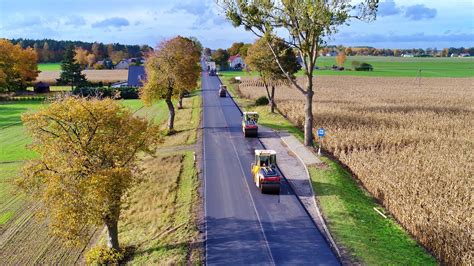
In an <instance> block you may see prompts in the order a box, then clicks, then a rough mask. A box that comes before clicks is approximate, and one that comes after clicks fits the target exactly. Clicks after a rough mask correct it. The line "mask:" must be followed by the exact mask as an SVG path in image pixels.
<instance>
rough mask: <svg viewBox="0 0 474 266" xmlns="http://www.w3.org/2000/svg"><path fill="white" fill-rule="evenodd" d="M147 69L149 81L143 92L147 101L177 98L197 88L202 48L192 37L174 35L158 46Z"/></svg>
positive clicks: (149, 103) (143, 98)
mask: <svg viewBox="0 0 474 266" xmlns="http://www.w3.org/2000/svg"><path fill="white" fill-rule="evenodd" d="M145 70H146V73H147V80H146V82H145V84H144V87H143V89H142V94H141V98H142V100H143V101H144V103H145V104H147V105H151V104H152V103H153V102H154V101H156V100H159V99H168V98H170V97H177V96H179V95H180V93H181V92H183V91H188V92H189V91H191V90H193V89H194V88H196V87H197V82H198V80H199V75H200V71H201V70H200V66H199V51H198V50H197V47H196V46H195V45H194V43H193V41H192V40H190V39H187V38H184V37H181V36H178V37H175V38H173V39H170V40H167V41H164V42H162V43H160V44H159V45H158V47H157V48H156V49H155V52H154V53H151V54H150V55H149V56H148V58H147V62H146V65H145Z"/></svg>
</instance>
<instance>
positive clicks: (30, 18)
mask: <svg viewBox="0 0 474 266" xmlns="http://www.w3.org/2000/svg"><path fill="white" fill-rule="evenodd" d="M176 35H182V36H195V37H197V38H198V39H199V40H200V41H201V42H202V43H203V45H204V46H205V47H210V48H213V49H215V48H227V47H230V45H231V44H232V43H233V42H236V41H243V42H253V41H254V40H255V39H256V37H255V36H254V35H253V34H252V33H250V32H247V31H245V30H244V29H243V28H234V27H233V26H232V25H231V24H230V23H229V22H227V21H226V19H225V18H224V16H223V15H222V10H220V8H219V7H218V6H217V5H216V4H215V2H214V0H127V1H125V0H114V1H111V0H81V1H71V0H63V1H51V0H0V38H28V39H43V38H50V39H57V40H81V41H90V42H93V41H98V42H104V43H116V42H119V43H124V44H148V45H151V46H155V45H156V44H157V43H159V42H160V41H162V40H164V39H167V38H172V37H174V36H176ZM327 42H328V44H335V45H339V44H342V45H345V46H372V47H377V48H428V47H430V48H438V49H440V48H444V47H461V46H463V47H473V46H474V1H473V0H452V1H446V0H431V1H430V0H381V1H380V5H379V11H378V14H377V19H376V21H375V22H371V23H366V22H360V21H352V22H350V26H342V27H341V28H340V29H339V32H338V33H337V34H335V35H334V36H331V37H330V38H329V39H328V40H327Z"/></svg>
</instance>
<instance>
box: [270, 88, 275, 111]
mask: <svg viewBox="0 0 474 266" xmlns="http://www.w3.org/2000/svg"><path fill="white" fill-rule="evenodd" d="M275 106H276V104H275V85H272V93H271V96H270V111H271V112H272V113H275Z"/></svg>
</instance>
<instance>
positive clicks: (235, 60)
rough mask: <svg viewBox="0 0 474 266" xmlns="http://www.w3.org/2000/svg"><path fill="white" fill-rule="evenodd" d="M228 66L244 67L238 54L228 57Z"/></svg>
mask: <svg viewBox="0 0 474 266" xmlns="http://www.w3.org/2000/svg"><path fill="white" fill-rule="evenodd" d="M229 66H230V68H233V69H235V68H237V69H242V68H245V63H244V60H243V59H242V57H241V56H240V55H239V54H238V55H233V56H231V57H230V58H229Z"/></svg>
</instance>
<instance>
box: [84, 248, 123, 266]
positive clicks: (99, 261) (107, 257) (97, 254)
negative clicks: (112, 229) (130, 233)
mask: <svg viewBox="0 0 474 266" xmlns="http://www.w3.org/2000/svg"><path fill="white" fill-rule="evenodd" d="M124 253H125V252H124V251H123V250H121V251H120V252H119V251H116V250H115V249H111V248H108V247H104V246H99V247H94V248H92V249H91V250H89V251H88V252H87V254H86V264H87V265H118V264H119V262H120V261H121V260H123V258H124Z"/></svg>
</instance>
